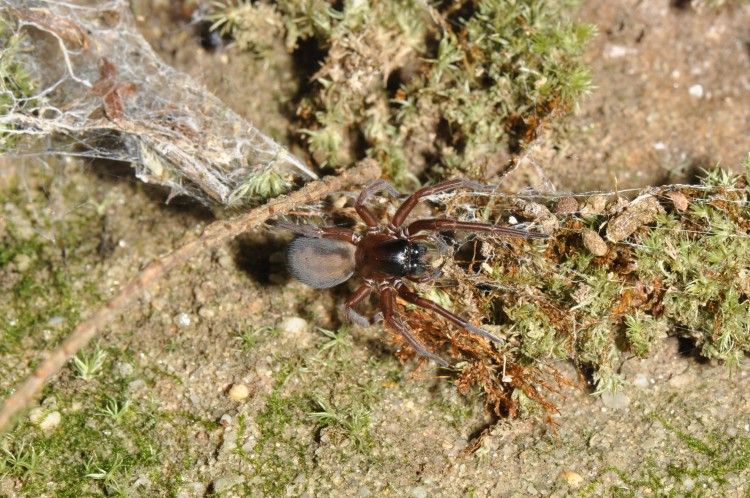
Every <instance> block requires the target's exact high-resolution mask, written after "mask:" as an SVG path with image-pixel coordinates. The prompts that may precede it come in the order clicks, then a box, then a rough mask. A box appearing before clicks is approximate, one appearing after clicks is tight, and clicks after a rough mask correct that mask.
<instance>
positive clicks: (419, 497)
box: [411, 486, 427, 498]
mask: <svg viewBox="0 0 750 498" xmlns="http://www.w3.org/2000/svg"><path fill="white" fill-rule="evenodd" d="M411 496H413V497H414V498H427V488H425V487H424V486H417V487H416V488H412V490H411Z"/></svg>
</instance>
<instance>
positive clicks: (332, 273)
mask: <svg viewBox="0 0 750 498" xmlns="http://www.w3.org/2000/svg"><path fill="white" fill-rule="evenodd" d="M354 251H355V247H354V246H353V245H351V244H349V243H348V242H345V241H343V240H338V239H316V238H312V237H297V238H296V239H294V240H293V241H292V242H291V243H290V244H289V248H288V249H287V253H286V263H287V270H288V271H289V273H290V274H291V275H292V276H293V277H294V278H296V279H297V280H299V281H300V282H302V283H303V284H306V285H309V286H310V287H314V288H316V289H327V288H329V287H333V286H334V285H338V284H340V283H342V282H346V281H347V280H349V278H351V276H352V275H353V274H354Z"/></svg>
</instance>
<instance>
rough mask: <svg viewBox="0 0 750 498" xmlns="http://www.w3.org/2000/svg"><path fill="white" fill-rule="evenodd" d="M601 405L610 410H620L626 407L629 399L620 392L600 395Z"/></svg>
mask: <svg viewBox="0 0 750 498" xmlns="http://www.w3.org/2000/svg"><path fill="white" fill-rule="evenodd" d="M602 404H604V406H606V407H607V408H609V409H611V410H622V409H625V408H627V407H628V405H629V404H630V399H628V397H627V396H626V395H625V393H624V392H622V391H617V392H614V393H610V392H605V393H602Z"/></svg>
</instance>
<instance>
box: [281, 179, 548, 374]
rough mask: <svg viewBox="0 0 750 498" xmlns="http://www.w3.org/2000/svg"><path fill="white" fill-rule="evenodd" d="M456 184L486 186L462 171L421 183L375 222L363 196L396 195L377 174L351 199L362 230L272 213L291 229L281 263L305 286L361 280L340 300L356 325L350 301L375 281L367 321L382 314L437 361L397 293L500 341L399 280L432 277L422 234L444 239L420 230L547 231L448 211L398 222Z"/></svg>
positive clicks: (511, 234)
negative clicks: (376, 296)
mask: <svg viewBox="0 0 750 498" xmlns="http://www.w3.org/2000/svg"><path fill="white" fill-rule="evenodd" d="M458 188H472V189H480V190H486V189H487V187H484V186H483V185H480V184H478V183H475V182H472V181H469V180H465V179H455V180H448V181H444V182H442V183H438V184H436V185H433V186H430V187H425V188H423V189H421V190H418V191H416V192H414V193H413V194H411V195H410V196H408V197H407V198H406V200H405V201H404V202H403V203H402V204H401V205H400V206H399V208H398V209H397V210H396V212H395V214H394V215H393V218H391V220H390V223H388V224H387V225H384V226H383V225H380V224H379V222H378V218H377V217H376V215H375V214H374V213H373V212H372V211H371V210H370V208H368V207H367V206H366V205H365V203H366V202H367V200H368V199H369V198H370V197H371V196H373V195H375V194H377V193H380V192H382V191H386V192H387V193H388V194H389V195H391V196H393V197H394V198H399V197H400V194H399V192H398V191H397V190H396V189H395V188H394V187H393V186H392V185H391V184H389V183H388V182H386V181H385V180H376V181H374V182H372V183H371V184H369V185H368V186H367V187H365V189H364V190H362V192H361V193H360V195H359V196H358V197H357V200H356V202H355V203H354V208H355V210H356V211H357V214H358V215H359V216H360V218H362V220H363V221H364V222H365V223H366V224H367V227H368V228H367V231H366V232H365V233H358V232H355V231H353V230H350V229H347V228H341V227H315V226H311V225H297V224H294V223H289V222H286V221H274V222H272V224H273V225H275V226H277V227H279V228H282V229H284V230H289V231H291V232H294V233H296V234H297V235H298V237H296V238H295V239H294V240H293V241H292V242H291V243H290V244H289V247H288V249H287V268H288V271H289V273H290V274H291V275H292V276H293V277H294V278H296V279H297V280H299V281H301V282H302V283H304V284H307V285H309V286H310V287H314V288H317V289H326V288H329V287H333V286H336V285H338V284H340V283H343V282H345V281H347V280H349V279H350V278H351V277H352V276H353V275H354V274H357V275H358V276H360V277H361V278H362V279H363V280H364V284H363V285H362V286H361V287H359V288H358V289H357V290H356V291H355V292H354V294H352V296H351V297H350V298H349V299H348V300H347V301H346V303H345V304H344V310H345V312H346V316H347V318H348V319H349V321H351V322H353V323H356V324H357V325H360V326H362V327H368V326H369V325H370V322H369V321H368V320H367V318H365V317H364V316H362V315H360V314H359V313H357V311H356V307H357V306H358V305H359V304H360V303H361V302H362V301H364V300H365V299H367V297H369V296H370V294H371V293H372V291H373V289H377V290H378V291H379V292H380V310H381V312H380V313H378V314H377V315H376V320H375V321H378V319H380V318H382V320H383V321H385V323H386V324H388V326H389V327H390V328H391V329H392V330H394V331H395V332H397V333H398V334H400V335H401V336H402V337H403V338H404V339H405V340H406V342H407V343H408V344H409V345H410V346H411V347H412V348H413V349H414V351H415V352H416V353H417V354H418V355H420V356H422V357H425V358H429V359H431V360H434V361H435V362H437V363H438V364H439V365H441V366H448V364H447V363H446V362H445V361H444V360H443V359H442V358H440V357H439V356H437V355H436V354H434V353H433V352H431V351H429V350H428V349H427V347H426V346H425V345H424V344H422V343H421V342H420V341H419V340H418V339H417V338H416V337H415V336H414V335H413V334H412V333H411V332H410V331H409V329H408V327H406V326H405V325H404V324H403V323H402V322H401V321H400V320H399V319H398V316H397V312H396V297H397V296H398V297H401V298H402V299H403V300H404V301H406V302H408V303H412V304H414V305H416V306H419V307H421V308H424V309H427V310H429V311H432V312H433V313H435V314H437V315H439V316H441V317H443V318H444V319H446V320H447V321H449V322H451V323H452V324H454V325H455V326H456V327H459V328H460V329H463V330H466V331H468V332H470V333H473V334H476V335H479V336H481V337H484V338H486V339H488V340H490V341H494V342H497V343H501V342H502V340H501V339H500V338H498V337H497V336H495V335H493V334H491V333H490V332H487V331H486V330H484V329H481V328H479V327H477V326H475V325H472V324H471V323H469V322H468V321H466V320H465V319H463V318H461V317H459V316H457V315H455V314H453V313H451V312H450V311H448V310H446V309H445V308H443V307H441V306H439V305H438V304H437V303H435V302H433V301H431V300H429V299H426V298H423V297H421V296H419V295H418V294H417V293H416V292H414V291H413V290H412V289H411V288H410V287H409V285H407V283H406V281H407V280H408V281H412V282H427V281H430V280H432V279H435V278H437V277H438V276H439V274H440V270H441V266H442V265H440V266H438V267H437V268H435V269H432V271H430V270H431V268H430V265H429V262H428V259H427V254H428V251H429V249H430V247H429V245H428V244H427V242H430V243H432V244H433V245H435V246H436V247H437V248H438V250H439V251H440V252H441V253H442V252H443V249H444V247H445V244H444V243H442V241H440V239H438V238H437V237H436V236H434V235H432V234H423V233H422V232H426V231H439V230H471V231H477V232H490V233H494V234H498V235H503V236H508V237H524V238H534V239H547V238H549V236H548V235H546V234H543V233H534V232H527V231H525V230H519V229H514V228H507V227H503V226H499V225H492V224H487V223H476V222H467V221H459V220H452V219H438V218H431V219H424V220H417V221H414V222H412V223H410V224H408V225H406V226H404V222H405V221H406V218H407V216H409V214H410V213H411V211H412V210H413V209H414V207H415V206H416V205H417V203H418V202H419V201H420V200H422V199H423V198H425V197H428V196H431V195H434V194H438V193H441V192H447V191H450V190H455V189H458Z"/></svg>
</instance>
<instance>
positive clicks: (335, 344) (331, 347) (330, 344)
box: [316, 327, 352, 356]
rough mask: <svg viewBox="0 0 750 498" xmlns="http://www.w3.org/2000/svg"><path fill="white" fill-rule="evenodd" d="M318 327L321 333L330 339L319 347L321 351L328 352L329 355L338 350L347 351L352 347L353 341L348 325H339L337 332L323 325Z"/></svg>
mask: <svg viewBox="0 0 750 498" xmlns="http://www.w3.org/2000/svg"><path fill="white" fill-rule="evenodd" d="M316 328H317V330H318V331H319V332H320V333H321V334H323V335H324V336H326V337H327V338H328V339H330V340H328V341H326V342H324V343H323V344H321V346H320V347H319V348H318V349H319V350H320V352H321V353H328V355H331V356H332V355H335V354H336V353H337V352H342V351H345V350H346V349H349V348H350V347H351V345H352V343H351V339H350V336H349V333H348V330H347V329H348V328H347V327H339V328H338V329H337V330H336V331H335V332H334V331H332V330H327V329H324V328H321V327H316Z"/></svg>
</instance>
